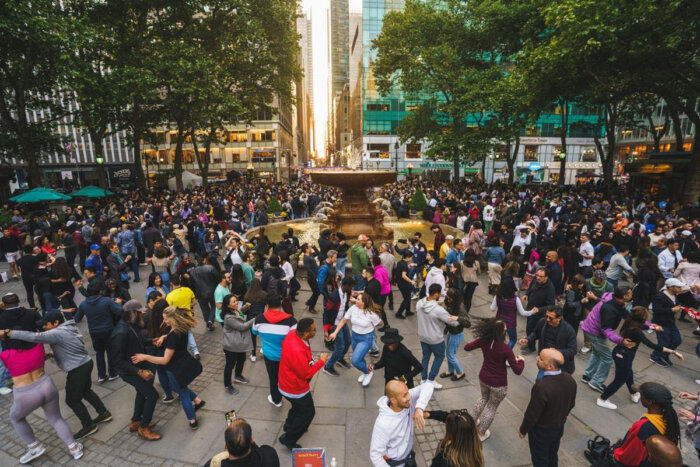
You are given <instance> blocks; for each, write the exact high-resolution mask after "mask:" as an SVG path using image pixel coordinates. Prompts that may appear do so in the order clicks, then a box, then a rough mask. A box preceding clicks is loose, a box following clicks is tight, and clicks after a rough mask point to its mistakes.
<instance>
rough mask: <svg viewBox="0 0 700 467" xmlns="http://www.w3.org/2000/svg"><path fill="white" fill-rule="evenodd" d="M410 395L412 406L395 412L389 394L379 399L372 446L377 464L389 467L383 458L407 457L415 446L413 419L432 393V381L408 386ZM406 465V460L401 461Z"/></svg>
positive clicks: (377, 466)
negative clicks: (416, 385)
mask: <svg viewBox="0 0 700 467" xmlns="http://www.w3.org/2000/svg"><path fill="white" fill-rule="evenodd" d="M408 393H409V394H410V396H411V403H410V407H409V408H407V409H403V410H402V411H400V412H394V410H392V408H391V407H389V398H388V397H387V396H382V397H380V398H379V400H378V401H377V406H378V407H379V415H377V419H376V420H375V421H374V429H373V430H372V441H371V444H370V448H369V458H370V460H371V461H372V465H374V467H389V464H388V463H387V462H386V460H385V459H384V456H387V457H388V458H389V459H392V460H402V459H405V458H406V457H407V456H408V455H409V454H410V453H411V450H412V449H413V432H414V427H415V425H414V421H413V414H414V413H415V412H416V408H418V409H422V410H425V408H426V407H427V406H428V402H430V397H431V396H432V395H433V385H432V384H421V385H420V386H418V387H415V388H413V389H409V390H408ZM401 465H403V464H401Z"/></svg>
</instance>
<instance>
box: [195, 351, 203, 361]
mask: <svg viewBox="0 0 700 467" xmlns="http://www.w3.org/2000/svg"><path fill="white" fill-rule="evenodd" d="M194 358H196V359H197V360H201V359H202V356H201V355H199V352H195V354H194Z"/></svg>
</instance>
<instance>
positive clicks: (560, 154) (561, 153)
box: [559, 152, 566, 183]
mask: <svg viewBox="0 0 700 467" xmlns="http://www.w3.org/2000/svg"><path fill="white" fill-rule="evenodd" d="M564 159H566V153H565V152H560V153H559V175H560V176H562V175H563V176H564V177H566V173H562V172H561V164H563V163H564ZM559 183H564V182H562V181H559Z"/></svg>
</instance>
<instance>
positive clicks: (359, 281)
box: [352, 274, 365, 290]
mask: <svg viewBox="0 0 700 467" xmlns="http://www.w3.org/2000/svg"><path fill="white" fill-rule="evenodd" d="M352 278H353V279H355V286H354V287H353V288H352V290H364V288H365V278H364V277H362V274H353V275H352Z"/></svg>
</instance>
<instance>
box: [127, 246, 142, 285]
mask: <svg viewBox="0 0 700 467" xmlns="http://www.w3.org/2000/svg"><path fill="white" fill-rule="evenodd" d="M127 255H131V259H130V260H129V263H128V264H129V267H130V268H131V270H132V271H134V280H135V281H140V280H141V276H139V260H138V258H137V257H136V251H134V252H133V253H122V258H126V256H127Z"/></svg>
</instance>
